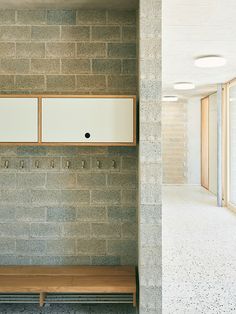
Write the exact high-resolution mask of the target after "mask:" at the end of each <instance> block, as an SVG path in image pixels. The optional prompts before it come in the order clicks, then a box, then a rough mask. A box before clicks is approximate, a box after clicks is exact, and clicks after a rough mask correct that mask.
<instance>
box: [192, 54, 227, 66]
mask: <svg viewBox="0 0 236 314" xmlns="http://www.w3.org/2000/svg"><path fill="white" fill-rule="evenodd" d="M194 64H195V66H197V67H199V68H217V67H222V66H224V65H225V64H226V60H225V58H223V57H220V56H204V57H199V58H197V59H195V61H194Z"/></svg>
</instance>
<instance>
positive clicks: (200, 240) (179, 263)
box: [162, 186, 236, 314]
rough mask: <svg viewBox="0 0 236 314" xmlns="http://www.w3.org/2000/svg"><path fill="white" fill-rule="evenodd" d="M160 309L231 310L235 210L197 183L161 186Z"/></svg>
mask: <svg viewBox="0 0 236 314" xmlns="http://www.w3.org/2000/svg"><path fill="white" fill-rule="evenodd" d="M162 226H163V235H162V239H163V252H162V254H163V314H185V313H189V314H200V313H204V314H218V313H219V314H221V313H236V214H234V213H233V212H231V211H229V210H228V209H226V208H218V207H216V198H215V196H213V195H212V194H210V193H209V192H208V191H206V190H205V189H203V188H201V187H198V186H164V187H163V215H162Z"/></svg>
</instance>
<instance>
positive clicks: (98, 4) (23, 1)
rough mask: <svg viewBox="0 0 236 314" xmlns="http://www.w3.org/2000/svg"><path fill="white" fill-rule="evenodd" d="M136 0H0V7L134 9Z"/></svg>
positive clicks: (136, 4)
mask: <svg viewBox="0 0 236 314" xmlns="http://www.w3.org/2000/svg"><path fill="white" fill-rule="evenodd" d="M138 3H139V1H138V0H0V8H1V9H2V8H4V9H6V8H12V9H30V8H33V9H36V8H55V9H59V8H83V9H104V8H105V9H136V8H138Z"/></svg>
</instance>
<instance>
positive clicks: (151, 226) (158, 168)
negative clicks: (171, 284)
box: [139, 0, 162, 314]
mask: <svg viewBox="0 0 236 314" xmlns="http://www.w3.org/2000/svg"><path fill="white" fill-rule="evenodd" d="M139 27H140V47H139V48H140V57H139V60H140V69H139V73H140V128H139V132H140V146H139V193H140V194H139V282H140V306H139V310H140V314H161V313H162V287H161V285H162V267H161V262H162V249H161V245H162V242H161V213H162V210H161V208H162V206H161V199H162V198H161V184H162V162H161V93H162V90H161V0H140V26H139Z"/></svg>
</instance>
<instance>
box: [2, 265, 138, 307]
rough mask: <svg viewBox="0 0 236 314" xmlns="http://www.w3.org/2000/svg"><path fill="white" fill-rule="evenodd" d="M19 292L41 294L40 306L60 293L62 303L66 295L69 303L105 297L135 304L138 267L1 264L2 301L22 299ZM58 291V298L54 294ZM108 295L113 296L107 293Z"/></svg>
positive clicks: (108, 299)
mask: <svg viewBox="0 0 236 314" xmlns="http://www.w3.org/2000/svg"><path fill="white" fill-rule="evenodd" d="M16 293H19V294H21V295H22V298H23V295H24V294H26V296H27V298H28V296H29V294H33V295H34V296H35V294H38V302H39V303H40V305H41V306H43V305H44V304H45V303H50V300H51V301H52V300H54V301H55V300H57V302H58V303H59V301H60V296H61V300H64V301H63V303H64V302H66V300H67V299H68V302H70V303H73V302H71V301H73V300H74V301H76V303H79V300H83V303H86V302H85V301H86V300H88V303H90V301H91V303H101V302H102V300H104V302H107V303H116V301H117V302H119V303H123V302H122V300H123V301H124V303H133V305H134V306H136V274H135V268H134V267H129V266H1V267H0V303H1V300H3V301H4V302H5V303H7V300H8V299H9V300H11V299H16V300H20V295H15V294H16ZM55 294H56V296H57V298H55V297H54V298H53V297H52V296H55ZM63 294H64V295H63ZM72 294H73V297H72ZM11 295H12V298H11ZM62 295H63V296H62ZM85 295H86V299H85V298H84V296H85ZM105 295H107V296H110V297H105ZM17 296H18V298H17ZM67 297H68V298H67ZM35 299H36V300H37V298H34V300H35ZM95 301H97V302H95ZM109 301H111V302H109ZM22 302H23V299H22ZM52 302H53V301H52ZM55 302H56V301H55ZM81 302H82V301H81ZM9 303H10V302H9Z"/></svg>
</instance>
